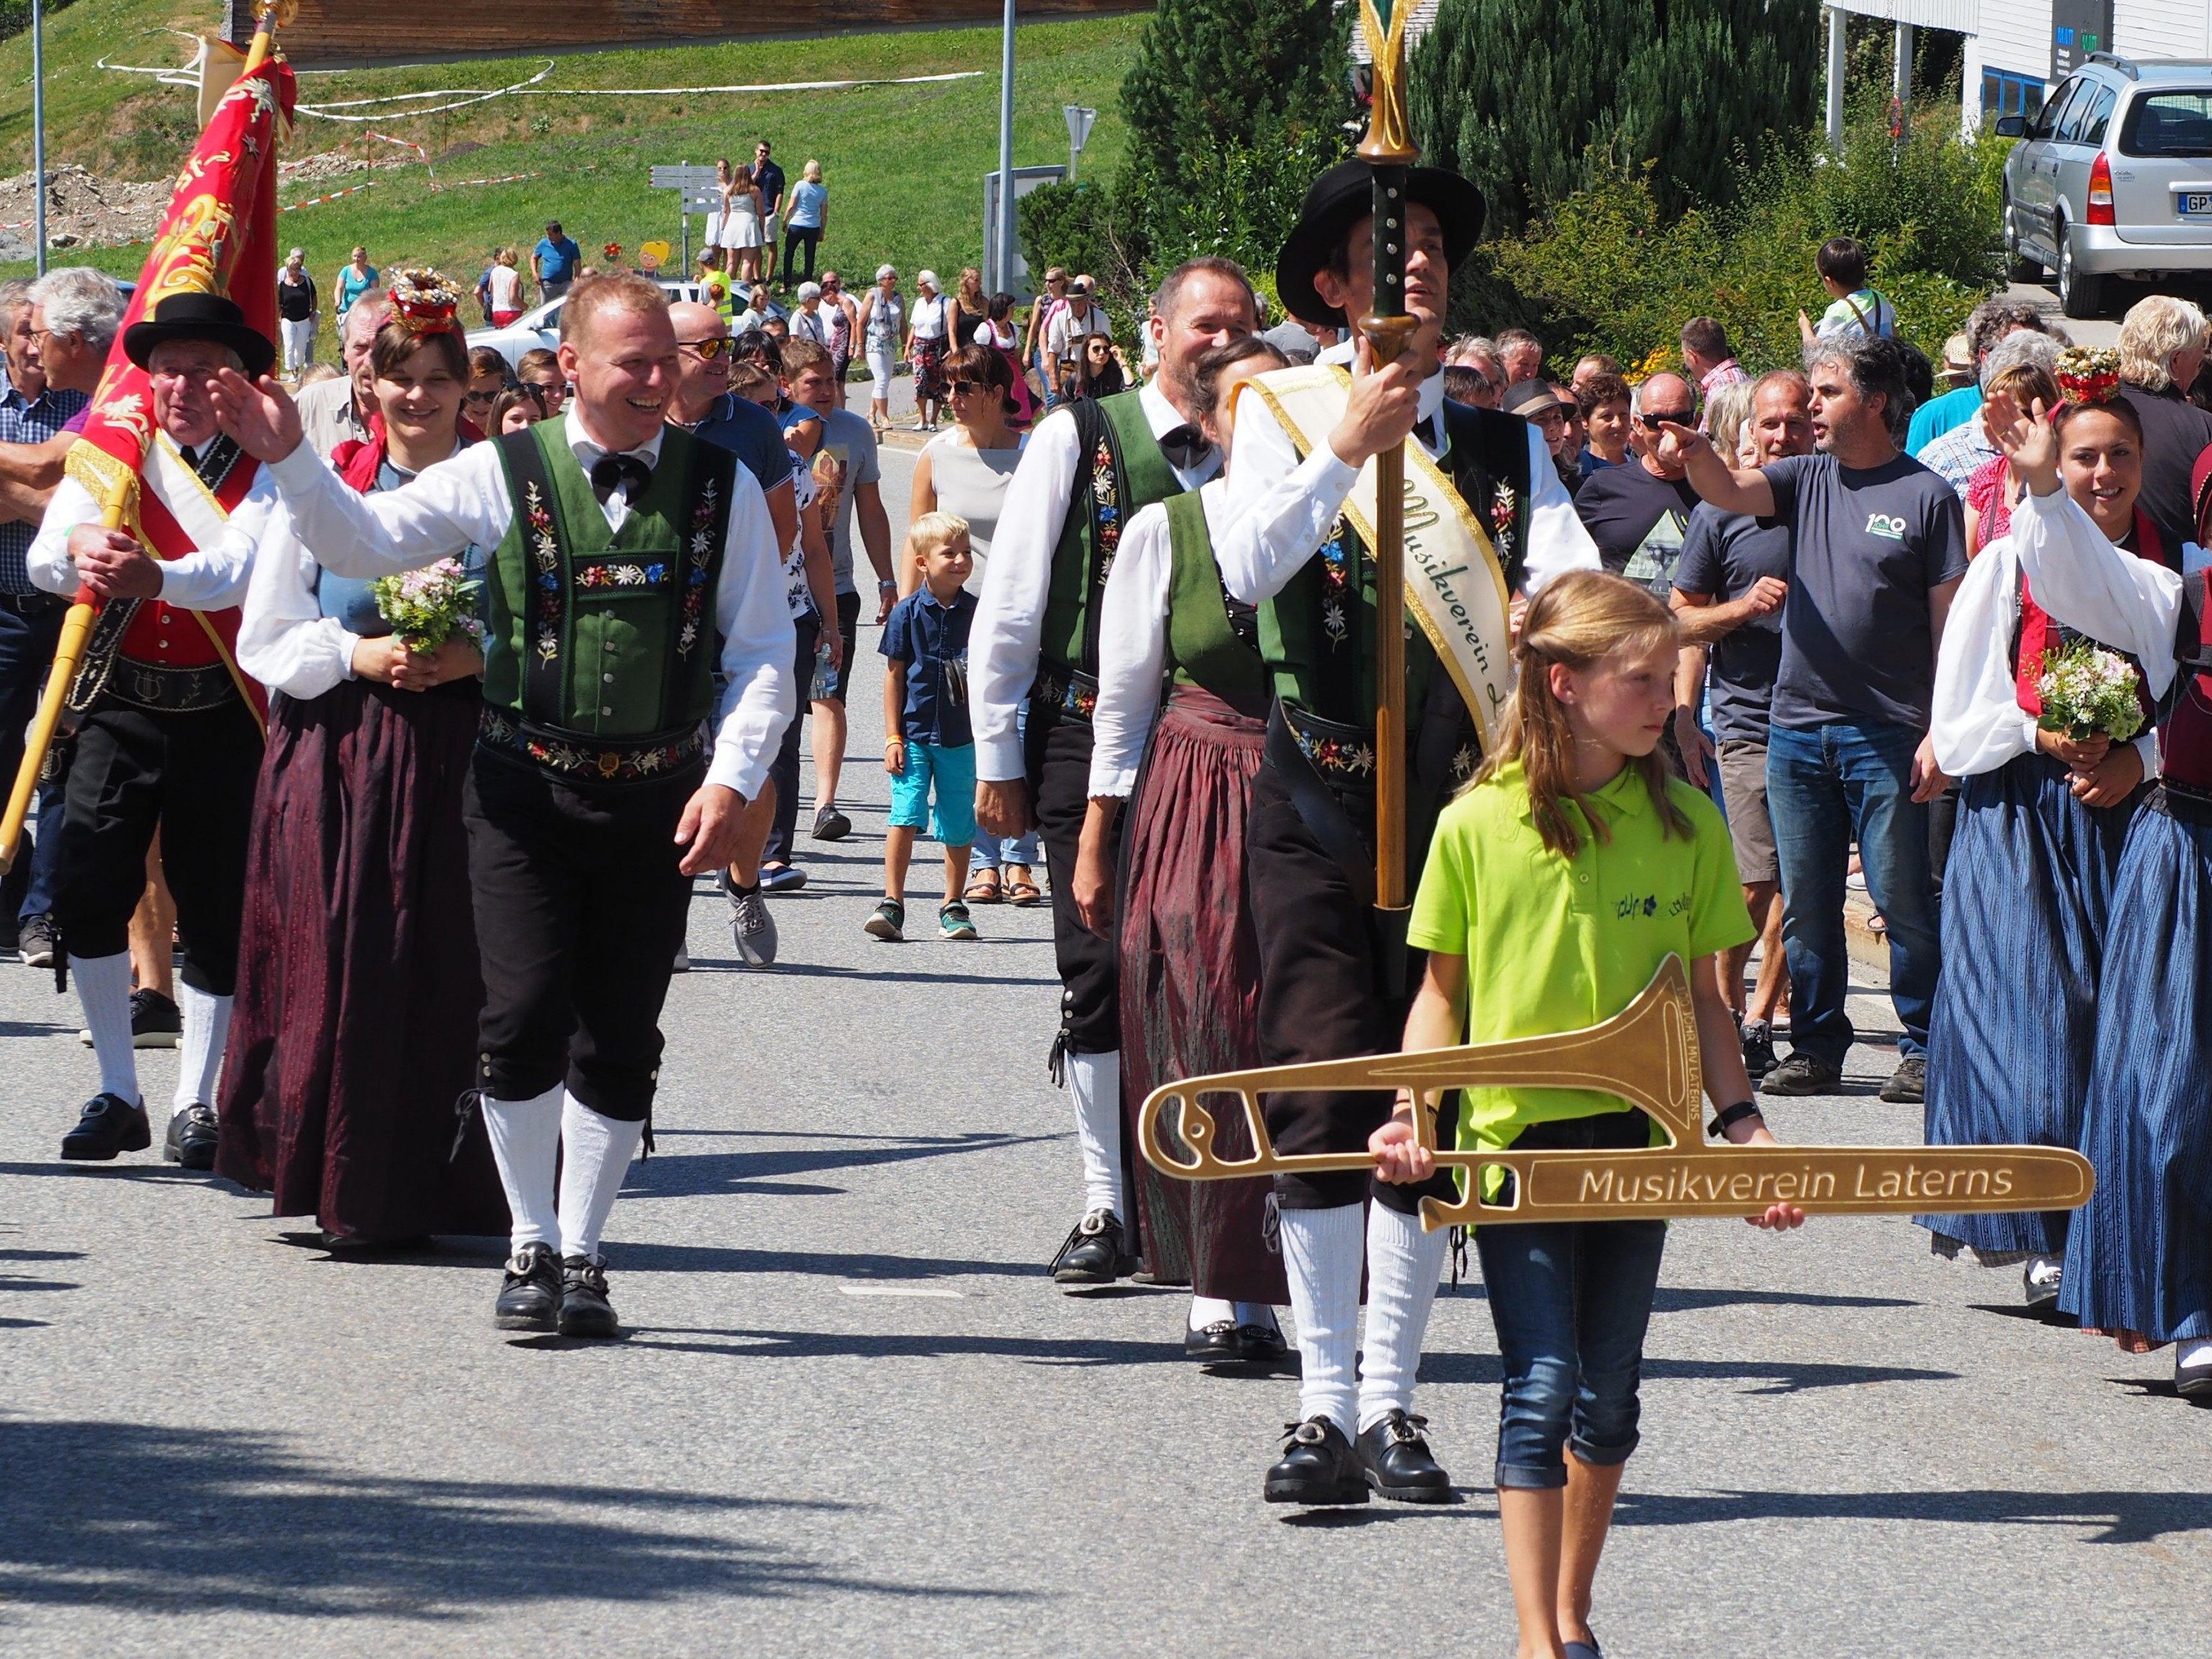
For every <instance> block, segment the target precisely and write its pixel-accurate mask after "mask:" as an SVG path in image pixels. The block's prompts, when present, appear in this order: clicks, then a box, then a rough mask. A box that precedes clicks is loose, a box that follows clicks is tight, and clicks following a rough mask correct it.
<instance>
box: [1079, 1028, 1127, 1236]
mask: <svg viewBox="0 0 2212 1659" xmlns="http://www.w3.org/2000/svg"><path fill="white" fill-rule="evenodd" d="M1067 1092H1068V1093H1069V1094H1070V1095H1071V1096H1073V1097H1074V1100H1075V1139H1076V1140H1077V1142H1078V1143H1079V1145H1080V1146H1081V1147H1082V1148H1083V1208H1084V1211H1085V1213H1086V1214H1087V1213H1089V1212H1091V1211H1092V1210H1111V1211H1113V1212H1114V1213H1115V1214H1116V1215H1120V1214H1121V1211H1122V1207H1123V1206H1122V1200H1121V1054H1120V1053H1119V1052H1116V1053H1114V1054H1070V1055H1068V1056H1067ZM1124 1219H1126V1217H1125V1218H1124Z"/></svg>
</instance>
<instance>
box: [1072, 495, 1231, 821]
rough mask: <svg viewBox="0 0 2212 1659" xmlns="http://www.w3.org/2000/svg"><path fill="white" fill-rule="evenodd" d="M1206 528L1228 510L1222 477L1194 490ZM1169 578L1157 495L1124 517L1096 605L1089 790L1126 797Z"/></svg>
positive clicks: (1161, 641)
mask: <svg viewBox="0 0 2212 1659" xmlns="http://www.w3.org/2000/svg"><path fill="white" fill-rule="evenodd" d="M1198 499H1199V503H1200V507H1202V508H1203V509H1204V511H1205V513H1206V531H1207V532H1208V534H1209V535H1217V534H1218V533H1219V532H1220V530H1221V528H1222V526H1224V525H1225V524H1226V522H1227V520H1228V513H1229V492H1228V483H1227V480H1225V479H1223V478H1215V479H1213V480H1212V481H1211V482H1209V483H1206V485H1205V486H1204V487H1203V488H1201V489H1200V490H1199V492H1198ZM1174 579H1175V543H1174V538H1173V536H1172V534H1171V533H1170V530H1169V528H1168V510H1167V508H1166V507H1165V506H1164V505H1163V504H1162V503H1160V502H1158V501H1155V502H1153V503H1152V505H1151V506H1150V507H1146V508H1145V510H1144V511H1143V512H1141V513H1138V514H1137V516H1136V517H1135V518H1133V519H1132V520H1129V523H1128V526H1127V528H1126V529H1124V530H1123V531H1122V532H1121V546H1120V548H1119V549H1118V550H1116V551H1115V555H1114V569H1113V572H1112V574H1109V576H1108V577H1107V578H1106V593H1105V597H1104V599H1103V600H1102V601H1101V604H1100V608H1099V612H1098V704H1097V708H1093V709H1092V710H1091V795H1092V796H1093V797H1094V798H1098V799H1103V798H1104V797H1107V796H1109V795H1110V796H1115V797H1118V798H1120V799H1127V798H1128V797H1129V796H1130V795H1131V794H1133V793H1135V791H1136V787H1137V769H1138V768H1139V766H1141V765H1142V764H1143V763H1144V758H1145V745H1146V743H1147V742H1148V741H1149V740H1150V739H1151V737H1152V721H1153V720H1154V719H1155V718H1156V717H1157V716H1158V714H1159V712H1160V696H1161V690H1162V688H1161V684H1160V677H1161V674H1162V672H1163V671H1164V667H1165V665H1166V662H1167V642H1168V606H1169V601H1170V592H1171V590H1172V587H1173V583H1174Z"/></svg>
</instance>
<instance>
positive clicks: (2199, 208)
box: [2173, 190, 2212, 219]
mask: <svg viewBox="0 0 2212 1659" xmlns="http://www.w3.org/2000/svg"><path fill="white" fill-rule="evenodd" d="M2173 210H2174V211H2175V212H2176V213H2179V215H2180V216H2182V217H2183V218H2185V219H2212V190H2178V191H2174V193H2173Z"/></svg>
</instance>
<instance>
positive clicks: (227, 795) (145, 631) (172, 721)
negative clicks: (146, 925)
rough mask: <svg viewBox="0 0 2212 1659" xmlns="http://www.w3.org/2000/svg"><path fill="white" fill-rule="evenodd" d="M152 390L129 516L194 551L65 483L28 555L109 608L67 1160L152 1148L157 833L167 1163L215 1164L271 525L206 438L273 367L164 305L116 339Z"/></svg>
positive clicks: (101, 654)
mask: <svg viewBox="0 0 2212 1659" xmlns="http://www.w3.org/2000/svg"><path fill="white" fill-rule="evenodd" d="M123 349H124V352H125V356H128V357H129V358H130V360H131V362H133V363H135V364H137V366H138V367H139V368H143V369H144V370H145V371H146V373H147V374H148V375H149V376H150V377H151V379H152V381H153V404H154V408H153V418H154V422H155V427H156V428H158V429H157V430H156V431H155V434H154V435H153V438H152V440H151V441H150V442H149V444H148V446H147V450H146V461H145V467H144V471H143V475H142V477H143V483H142V490H143V494H142V495H141V505H140V509H139V510H140V512H141V513H142V514H143V513H149V512H152V511H155V510H159V511H161V512H164V513H167V516H168V517H169V518H171V519H173V520H174V521H175V524H176V526H177V528H178V529H179V531H181V532H182V533H183V535H184V536H185V538H189V540H190V541H191V551H189V552H185V553H181V554H179V556H175V557H173V558H161V559H156V558H155V557H154V556H151V555H149V553H148V552H147V551H146V550H145V548H144V547H143V546H141V545H140V544H139V541H138V538H137V537H136V536H134V535H132V534H131V533H130V532H127V531H123V530H105V529H102V528H101V527H100V524H99V523H98V520H99V517H100V509H99V507H98V506H97V505H96V504H95V500H94V495H93V494H92V492H91V490H89V489H88V488H87V487H86V485H85V484H84V483H83V482H82V481H81V480H80V479H79V478H78V477H76V476H74V474H72V476H70V477H66V478H64V480H63V481H62V483H61V484H60V485H59V486H58V488H57V489H55V491H54V497H53V500H52V502H50V503H49V504H48V506H47V508H46V519H45V521H44V522H43V523H42V524H41V525H40V530H39V535H38V539H37V540H36V541H35V542H33V544H32V546H31V550H30V555H29V561H30V572H31V580H33V581H34V582H36V583H37V584H38V585H39V586H40V587H43V588H45V589H46V591H47V592H52V593H64V594H70V593H74V592H76V590H77V587H78V586H79V584H80V583H82V585H83V586H87V587H89V588H90V589H91V590H92V591H93V592H94V593H95V594H97V595H99V597H100V599H101V600H102V601H104V604H103V605H102V608H101V611H100V620H99V622H98V623H96V624H95V625H94V629H93V633H92V637H91V639H90V640H89V641H88V642H87V645H86V647H85V659H84V662H83V665H82V666H81V667H80V669H79V670H78V672H77V677H76V684H75V686H74V688H73V689H72V690H71V693H70V704H69V708H70V710H71V711H73V712H74V713H76V714H77V715H78V716H79V717H80V718H79V721H78V724H77V726H76V753H75V756H74V757H73V759H72V760H71V762H70V768H69V776H68V781H67V782H66V784H65V785H64V799H65V806H64V817H63V821H62V836H63V841H62V850H61V871H60V876H59V889H58V892H57V894H56V896H55V900H54V921H55V923H56V926H57V927H58V931H59V933H60V935H61V940H62V945H63V948H64V949H65V950H67V951H68V952H69V963H70V966H71V967H72V968H73V969H75V970H76V988H77V995H78V997H79V999H80V1000H82V1002H83V1004H84V1018H85V1024H86V1025H87V1026H88V1027H89V1028H90V1030H91V1032H92V1046H93V1052H94V1054H95V1055H96V1056H97V1057H98V1059H99V1061H100V1092H99V1093H98V1094H96V1095H94V1097H92V1099H91V1100H90V1101H88V1102H87V1103H86V1104H85V1108H84V1111H83V1114H82V1116H81V1117H80V1119H79V1120H78V1122H77V1126H76V1128H74V1129H72V1130H70V1133H68V1134H67V1135H65V1136H64V1137H63V1139H62V1156H63V1157H64V1158H72V1159H95V1160H104V1159H108V1158H114V1157H115V1156H116V1155H117V1154H118V1152H137V1151H138V1150H139V1149H141V1148H143V1147H145V1146H149V1145H151V1144H152V1130H151V1127H150V1126H149V1123H148V1122H147V1118H146V1109H145V1103H144V1102H143V1100H142V1099H141V1098H140V1097H139V1093H138V1071H137V1056H136V1054H135V1053H134V1051H133V1049H132V1047H131V957H130V954H129V951H128V949H127V948H126V947H127V940H128V929H129V927H130V923H131V912H132V911H133V910H134V909H136V908H137V905H138V899H139V896H140V895H141V894H142V893H143V892H144V891H145V890H146V852H147V848H148V847H149V845H150V844H151V842H152V841H153V838H154V834H155V830H156V829H159V830H160V831H161V862H162V866H163V868H164V870H165V871H166V872H167V876H168V881H169V890H170V891H171V892H172V893H173V895H174V896H175V899H176V905H177V933H178V936H179V939H181V940H182V942H183V945H184V952H185V967H184V975H183V994H182V996H181V998H180V999H179V1000H181V1001H182V1002H183V1004H184V1027H185V1030H184V1037H183V1041H182V1043H181V1045H180V1052H179V1059H178V1066H177V1086H176V1093H175V1097H174V1098H173V1101H172V1103H171V1106H170V1111H169V1125H168V1133H167V1136H166V1138H165V1139H164V1142H163V1155H164V1156H165V1157H167V1158H168V1159H169V1160H170V1161H171V1162H173V1163H177V1164H182V1165H183V1166H184V1167H185V1168H186V1169H188V1170H206V1169H211V1168H213V1167H214V1164H215V1153H216V1115H215V1109H214V1106H213V1104H212V1102H213V1101H214V1099H215V1091H216V1077H217V1076H218V1075H219V1074H220V1073H221V1072H222V1054H223V1043H224V1039H225V1037H226V1036H227V1034H228V1030H229V1027H230V1004H231V996H232V993H233V991H234V988H235V987H236V984H237V980H238V936H239V918H240V912H241V910H242V908H243V906H244V898H245V888H246V836H247V831H248V829H249V827H250V825H251V824H252V817H253V787H254V778H255V775H257V774H258V771H259V770H260V766H261V744H262V733H261V712H260V709H261V696H262V694H261V690H260V688H259V687H258V686H257V685H255V684H253V683H252V681H251V680H250V679H248V678H246V675H245V673H244V672H242V671H240V667H239V664H238V658H237V653H236V648H235V647H236V641H237V638H238V619H239V612H238V605H239V601H240V599H242V598H243V597H244V596H245V592H246V576H247V572H248V568H249V566H250V564H251V561H252V555H253V550H254V546H255V544H257V543H258V541H260V540H261V539H262V538H264V537H265V536H272V535H276V536H279V537H280V538H281V526H282V522H283V512H282V509H281V508H280V507H278V505H277V502H276V490H275V489H274V487H273V486H272V485H271V483H270V481H269V479H268V478H267V477H265V476H264V469H263V468H261V467H259V466H258V465H255V463H254V461H253V459H252V457H250V456H248V455H246V454H245V453H242V452H241V451H240V447H239V446H238V445H237V444H236V443H235V442H234V441H231V440H230V439H229V438H228V437H226V436H224V435H222V433H221V432H220V431H219V430H218V429H217V427H216V407H215V404H214V401H213V397H214V387H215V383H216V376H217V375H218V374H222V373H224V372H229V373H236V372H237V371H239V370H240V369H241V368H242V369H244V370H245V371H246V373H248V374H255V375H259V374H265V373H267V371H268V368H269V366H270V363H271V362H274V361H275V359H276V347H275V346H274V345H272V344H271V343H270V341H269V339H268V338H267V337H265V336H264V335H263V334H261V333H260V332H259V331H257V330H256V329H254V328H253V327H252V326H251V325H249V324H248V323H247V322H246V318H245V313H243V312H241V311H240V309H239V307H237V306H236V305H234V304H233V303H232V302H231V301H228V300H227V299H224V298H222V297H221V296H220V295H213V294H204V293H182V294H172V295H167V297H165V298H164V299H162V300H161V301H160V302H159V303H158V304H156V305H155V307H154V311H153V314H152V315H151V316H150V317H146V318H142V319H140V320H139V321H137V322H136V323H133V324H132V325H131V326H130V327H129V328H128V329H126V330H125V331H124V336H123Z"/></svg>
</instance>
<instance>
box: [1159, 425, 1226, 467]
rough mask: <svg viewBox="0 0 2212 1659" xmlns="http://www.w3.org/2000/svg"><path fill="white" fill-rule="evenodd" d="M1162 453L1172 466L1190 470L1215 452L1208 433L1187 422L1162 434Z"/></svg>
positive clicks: (1201, 463)
mask: <svg viewBox="0 0 2212 1659" xmlns="http://www.w3.org/2000/svg"><path fill="white" fill-rule="evenodd" d="M1160 453H1162V454H1163V455H1164V456H1166V457H1167V458H1168V465H1170V466H1173V467H1179V468H1181V469H1182V471H1185V472H1188V471H1193V470H1194V469H1195V468H1197V467H1198V466H1200V465H1203V464H1204V462H1205V460H1206V457H1207V456H1209V455H1211V454H1212V453H1213V445H1212V441H1209V440H1208V439H1207V437H1206V434H1204V433H1203V432H1200V430H1199V429H1198V428H1196V427H1194V426H1191V425H1189V424H1188V423H1186V424H1184V425H1182V426H1178V427H1170V428H1169V429H1168V430H1167V431H1165V432H1163V433H1162V434H1160Z"/></svg>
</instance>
